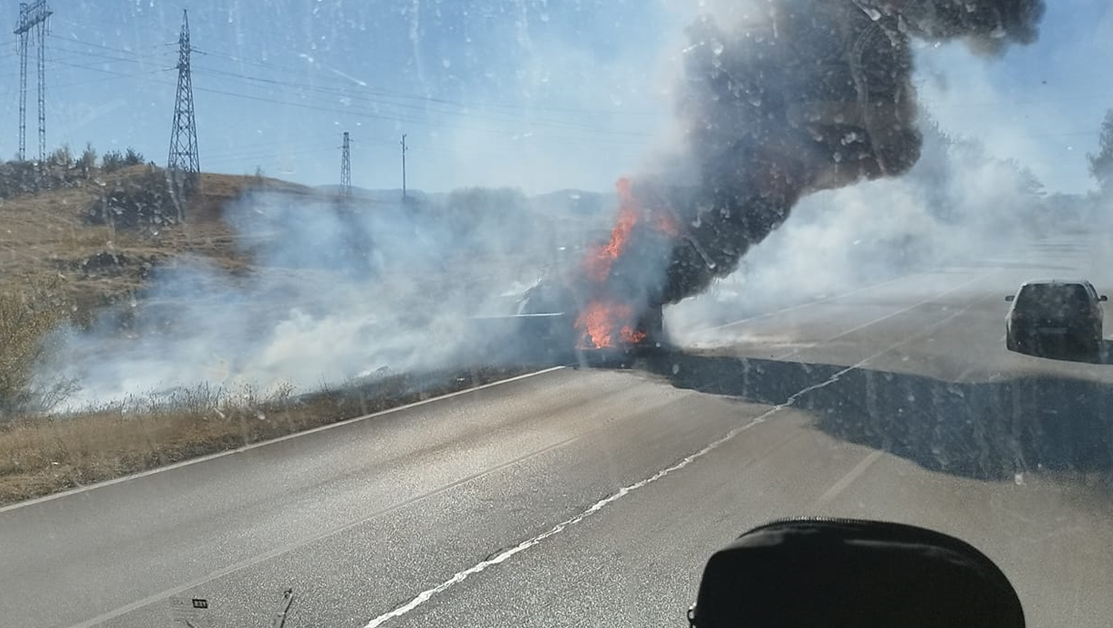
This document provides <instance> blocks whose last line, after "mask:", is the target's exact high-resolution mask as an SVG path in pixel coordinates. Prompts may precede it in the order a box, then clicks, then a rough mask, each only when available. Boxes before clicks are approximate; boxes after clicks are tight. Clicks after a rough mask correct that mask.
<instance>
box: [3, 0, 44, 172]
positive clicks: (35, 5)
mask: <svg viewBox="0 0 1113 628" xmlns="http://www.w3.org/2000/svg"><path fill="white" fill-rule="evenodd" d="M53 13H54V12H53V11H51V10H50V7H49V6H47V4H46V0H35V2H32V3H30V4H28V3H26V2H23V3H20V5H19V24H18V25H17V26H16V29H15V30H14V31H12V32H13V33H15V34H16V35H19V158H20V160H24V159H27V57H28V52H29V48H30V47H31V44H34V45H35V47H36V53H37V57H38V66H39V67H38V70H39V163H40V164H41V163H43V161H44V160H45V159H46V33H47V30H48V26H49V22H50V16H51V15H52V14H53Z"/></svg>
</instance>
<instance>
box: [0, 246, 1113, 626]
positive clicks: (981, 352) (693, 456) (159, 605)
mask: <svg viewBox="0 0 1113 628" xmlns="http://www.w3.org/2000/svg"><path fill="white" fill-rule="evenodd" d="M1098 247H1100V240H1098V239H1096V238H1095V239H1093V241H1092V242H1085V243H1081V244H1079V243H1077V242H1074V243H1071V242H1067V241H1066V240H1064V241H1062V242H1060V241H1044V242H1038V243H1032V245H1031V246H1030V247H1029V248H1028V249H1026V250H1022V251H1016V253H1015V255H1009V256H1007V257H1002V258H1000V259H983V260H977V261H976V262H972V263H970V264H969V265H968V266H963V267H952V268H939V269H933V270H932V271H930V272H923V273H918V274H915V275H911V276H908V277H904V278H901V279H899V280H896V281H891V282H886V283H884V284H880V285H875V286H871V287H867V288H864V289H860V290H856V291H853V292H850V293H848V294H842V295H834V296H831V297H829V298H826V299H824V300H821V301H817V302H812V303H807V304H800V305H798V306H795V307H793V308H789V309H786V310H782V311H779V312H775V313H769V314H768V315H765V316H757V317H753V318H751V319H748V320H744V321H741V322H739V323H737V324H733V325H729V326H726V327H723V328H719V329H714V330H706V331H704V332H703V333H700V334H696V333H688V334H686V335H684V337H683V339H684V342H685V346H686V348H685V349H684V350H683V351H678V352H674V353H670V354H667V355H664V356H661V357H659V358H657V359H653V360H649V361H645V362H644V363H641V364H638V365H637V367H636V368H634V369H632V370H625V371H608V370H597V369H580V370H574V369H568V368H566V369H556V370H552V371H549V372H545V373H541V374H537V375H533V376H529V377H525V378H520V379H517V380H514V381H510V382H506V383H501V384H497V385H493V386H489V387H484V388H482V389H479V390H474V391H470V392H465V393H462V394H457V395H454V396H451V397H449V398H446V399H441V400H434V401H432V402H428V403H424V404H421V405H418V406H415V407H410V408H406V409H402V410H399V411H396V412H390V413H386V414H383V415H381V416H377V417H374V418H370V419H365V420H359V421H354V422H350V423H347V424H343V425H339V426H333V427H331V428H328V429H324V430H319V431H316V432H314V433H311V434H307V435H302V436H298V437H294V438H289V439H285V440H282V441H279V442H275V443H272V444H267V445H263V446H257V447H252V448H249V449H246V450H243V451H240V452H238V453H234V454H230V455H224V456H219V457H215V458H212V459H209V460H205V461H201V462H197V463H194V464H187V465H181V466H178V467H175V468H171V469H168V470H164V471H160V472H155V473H150V474H145V475H142V476H139V477H135V478H131V479H127V480H125V481H119V482H114V483H109V484H106V485H100V486H97V487H92V488H89V489H87V490H82V491H78V492H74V493H70V494H66V495H62V496H59V497H56V498H53V499H46V500H39V501H35V502H31V503H28V504H24V505H20V506H15V507H9V508H5V509H0V583H3V584H2V587H0V624H3V625H5V626H19V627H31V626H44V627H45V626H60V627H66V626H94V625H104V626H128V627H152V626H172V625H184V624H175V623H174V619H173V618H174V614H173V613H174V612H175V611H174V610H173V608H172V607H173V604H174V602H175V600H177V599H180V598H183V597H185V598H194V597H196V598H205V599H206V600H207V601H208V603H209V608H208V609H206V610H198V611H191V612H190V615H189V616H190V617H191V618H193V620H199V621H198V622H196V623H195V625H210V626H237V627H238V626H259V627H263V626H270V625H271V623H270V622H271V619H272V616H273V614H274V613H275V612H276V611H277V610H278V608H279V602H280V599H281V597H282V592H283V591H284V590H285V589H288V588H290V589H292V590H293V592H294V600H293V603H292V605H291V606H290V610H289V614H288V619H287V623H286V626H288V627H291V628H294V627H308V626H338V627H348V626H350V627H353V628H359V627H362V626H377V625H384V626H498V625H531V626H532V625H543V626H580V625H608V626H682V625H685V624H686V622H685V619H684V613H685V610H686V609H687V607H688V605H689V604H690V603H691V602H692V601H693V600H694V598H695V592H696V590H697V585H698V579H699V576H700V572H701V569H702V566H703V563H704V561H705V560H706V558H707V557H708V556H709V555H710V553H711V552H713V551H714V550H715V549H717V548H718V547H720V546H722V545H724V544H725V543H727V542H729V541H730V540H731V539H732V538H734V537H735V536H737V534H739V533H741V532H743V531H744V530H746V529H748V528H750V527H753V526H755V525H758V524H760V523H763V522H765V521H768V520H770V519H773V518H777V517H782V516H792V515H817V514H825V515H839V516H854V517H873V518H883V519H889V520H894V521H903V522H910V523H915V524H919V525H926V526H928V527H932V528H935V529H938V530H942V531H944V532H949V533H952V534H956V535H958V536H960V537H962V538H964V539H966V540H967V541H969V542H971V543H973V544H974V545H975V546H977V547H979V548H980V549H982V550H983V551H984V552H986V553H987V554H988V555H989V556H990V557H991V558H993V559H994V560H996V561H997V562H998V563H999V564H1000V565H1001V567H1002V568H1003V570H1004V571H1005V573H1006V575H1008V577H1009V578H1010V579H1011V580H1012V582H1013V583H1014V585H1015V586H1016V588H1017V590H1018V592H1019V594H1020V597H1021V600H1022V601H1023V603H1024V606H1025V610H1026V614H1027V616H1028V619H1029V625H1032V626H1075V627H1077V626H1107V625H1108V624H1109V620H1108V618H1109V617H1113V596H1111V595H1110V594H1109V592H1110V583H1111V582H1113V483H1111V481H1110V477H1113V429H1111V427H1110V423H1111V422H1113V394H1111V391H1113V386H1111V384H1113V366H1107V365H1103V364H1081V363H1073V362H1063V361H1055V360H1045V359H1039V358H1033V357H1029V356H1022V355H1018V354H1014V353H1010V352H1008V351H1006V350H1005V349H1004V342H1003V329H1004V324H1003V317H1004V314H1005V311H1006V304H1005V302H1004V300H1003V297H1004V295H1005V294H1008V293H1011V292H1013V291H1014V290H1015V288H1016V286H1017V285H1018V284H1019V283H1020V282H1021V281H1023V280H1024V279H1028V278H1033V277H1045V276H1062V277H1069V276H1087V277H1090V278H1092V279H1093V280H1094V281H1095V283H1096V284H1097V285H1098V288H1099V289H1106V290H1110V291H1111V292H1113V276H1110V275H1109V273H1108V272H1107V271H1106V270H1105V269H1104V266H1106V265H1105V264H1104V263H1099V261H1100V260H1099V259H1098V256H1096V255H1095V254H1094V252H1095V251H1096V250H1100V249H1099V248H1098ZM1033 260H1036V261H1033ZM1107 325H1110V327H1109V328H1110V329H1113V322H1111V321H1110V320H1107Z"/></svg>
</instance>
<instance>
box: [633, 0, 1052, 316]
mask: <svg viewBox="0 0 1113 628" xmlns="http://www.w3.org/2000/svg"><path fill="white" fill-rule="evenodd" d="M1043 11H1044V6H1043V2H1042V0H964V1H962V2H958V1H955V0H930V1H920V2H914V1H907V2H903V3H899V2H883V1H881V0H838V1H835V0H783V1H776V2H774V1H770V2H768V3H766V4H764V14H763V15H762V16H761V19H760V20H758V21H756V22H751V23H748V24H744V25H734V26H731V27H729V28H728V27H724V26H722V25H720V24H718V23H716V22H715V21H714V20H712V19H711V18H702V19H700V20H699V21H697V22H696V23H695V24H693V25H692V26H691V27H689V30H688V34H689V37H690V39H691V46H690V47H689V48H688V50H687V51H686V58H685V64H684V81H683V84H682V87H681V92H680V98H679V103H678V110H679V115H680V117H681V119H682V123H683V125H684V131H685V135H686V138H687V141H688V147H687V148H688V150H689V152H690V154H691V155H692V158H693V159H694V160H695V166H696V171H697V178H698V185H697V187H696V188H695V190H694V191H693V192H692V193H691V195H690V196H689V197H688V198H687V199H685V200H683V201H680V202H673V203H672V206H673V210H674V211H676V212H677V213H678V214H679V218H680V219H681V222H682V224H684V226H685V228H684V231H685V234H684V237H682V238H681V239H680V240H679V241H678V242H679V243H678V244H677V245H676V246H675V247H673V249H672V252H671V257H670V258H669V259H668V261H667V272H666V278H665V281H664V285H663V286H662V287H661V289H660V293H659V294H657V295H655V298H651V300H656V301H658V302H660V303H675V302H678V301H680V300H681V299H684V298H685V297H688V296H692V295H695V294H698V293H700V292H702V291H703V290H704V289H705V288H706V287H707V286H708V285H709V284H710V283H711V281H712V280H714V279H716V278H719V277H725V276H727V275H729V274H731V273H732V272H734V271H735V270H736V269H737V268H738V264H739V260H740V259H741V258H742V256H743V255H744V254H745V253H746V252H747V251H748V250H749V249H750V248H751V247H752V246H753V245H755V244H756V243H758V242H760V241H762V240H763V239H764V238H765V237H766V236H768V235H769V233H770V232H771V231H773V230H774V229H775V228H776V227H777V226H779V225H780V224H781V223H782V222H784V220H785V219H786V218H787V217H788V214H789V212H790V211H791V209H792V208H793V206H794V205H795V204H796V203H797V202H798V201H799V200H800V199H801V198H802V197H803V196H805V195H807V194H810V193H812V192H816V191H820V190H825V189H834V188H839V187H842V186H846V185H848V184H851V183H853V182H855V181H859V180H870V179H878V178H881V177H892V176H897V175H901V174H903V173H905V172H907V171H908V170H909V169H910V168H911V167H912V166H913V165H914V164H915V163H916V161H917V160H918V159H919V156H920V150H921V143H922V139H921V135H920V132H919V130H918V127H917V104H916V92H915V89H914V87H913V84H912V81H911V75H912V66H913V62H912V50H911V42H912V39H913V38H919V39H922V40H927V41H947V40H956V39H957V40H962V41H964V42H965V43H966V44H967V45H968V46H969V47H970V48H971V49H972V50H973V51H975V52H976V53H979V54H1000V53H1001V52H1002V51H1004V50H1005V48H1006V47H1007V46H1008V45H1010V44H1012V43H1021V44H1023V43H1029V42H1032V41H1034V39H1035V37H1036V26H1037V24H1038V22H1039V20H1040V18H1041V16H1042V14H1043ZM878 211H884V208H878Z"/></svg>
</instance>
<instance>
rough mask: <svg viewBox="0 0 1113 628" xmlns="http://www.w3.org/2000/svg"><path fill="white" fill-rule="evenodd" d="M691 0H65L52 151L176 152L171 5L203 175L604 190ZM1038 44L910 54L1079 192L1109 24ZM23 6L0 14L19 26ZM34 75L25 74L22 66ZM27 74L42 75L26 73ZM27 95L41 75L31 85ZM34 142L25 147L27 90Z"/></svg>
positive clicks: (1065, 12) (651, 96) (654, 92)
mask: <svg viewBox="0 0 1113 628" xmlns="http://www.w3.org/2000/svg"><path fill="white" fill-rule="evenodd" d="M693 4H694V3H692V2H688V1H686V0H640V1H636V0H625V1H623V0H579V1H576V0H517V1H511V0H440V1H437V0H407V1H388V0H365V1H355V0H349V1H347V2H345V1H343V0H277V1H271V2H266V3H263V2H258V1H253V2H247V1H246V0H244V1H238V2H237V1H231V2H229V1H227V0H224V1H216V0H210V1H189V2H181V1H179V2H175V3H166V2H162V1H161V0H141V1H136V0H129V1H110V0H95V1H94V0H56V1H55V2H53V3H52V8H53V9H54V11H55V15H54V17H53V18H52V22H51V25H52V32H51V35H50V36H49V37H48V38H47V59H48V78H47V89H48V107H47V117H48V122H47V125H48V144H49V145H50V146H55V145H58V144H61V143H68V144H70V145H71V146H72V147H74V148H75V149H77V148H80V147H82V146H84V144H85V143H86V142H92V143H93V144H94V145H95V146H96V147H97V148H98V149H99V150H100V151H102V152H103V151H104V150H106V149H110V148H123V147H126V146H134V147H135V148H137V149H138V150H140V151H141V152H143V153H144V154H145V155H146V156H147V158H148V159H150V160H154V161H156V162H158V163H160V164H161V163H164V162H165V160H166V152H167V144H168V140H169V130H170V115H171V111H172V107H173V97H174V81H175V78H176V76H175V72H174V71H173V70H172V67H173V66H174V64H175V63H176V53H177V51H176V40H177V36H178V30H179V28H180V24H181V9H182V8H183V7H185V8H188V9H189V11H190V25H191V29H192V35H193V43H194V46H195V47H196V48H197V49H198V51H199V52H198V54H196V55H195V56H194V59H193V64H194V78H193V80H194V89H195V100H196V107H197V122H198V134H199V142H200V149H201V163H202V167H203V168H204V169H206V170H214V171H221V172H230V173H251V172H254V171H255V169H256V167H257V166H258V167H262V168H263V170H264V171H266V173H267V174H268V175H271V176H276V177H281V178H286V179H291V180H295V181H299V182H303V183H308V184H327V183H335V182H336V181H337V180H338V178H339V159H340V151H339V146H340V142H341V139H340V138H341V133H342V132H343V131H345V130H347V131H349V132H351V134H352V142H353V153H352V162H353V163H352V178H353V183H354V184H355V185H358V186H363V187H372V188H379V187H397V186H398V185H399V184H400V172H399V170H400V168H399V156H398V153H399V146H398V141H399V136H400V135H401V134H402V133H406V134H407V135H408V144H409V146H410V152H409V160H408V162H409V166H410V168H409V182H410V185H411V186H412V187H415V188H422V189H426V190H430V191H439V190H447V189H451V188H454V187H460V186H465V185H509V186H515V187H521V188H523V189H525V190H527V191H530V192H543V191H548V190H554V189H560V188H567V187H578V188H586V189H594V190H604V189H609V188H610V186H611V182H612V181H613V180H614V179H615V178H616V177H617V176H618V175H620V174H623V173H626V172H629V171H632V170H636V169H637V168H638V166H639V164H640V163H642V161H643V159H644V158H645V157H646V156H647V155H651V154H653V152H654V150H655V148H657V147H659V146H661V144H662V142H667V138H668V132H669V131H670V130H671V129H672V128H673V127H672V117H671V115H670V113H669V112H670V105H669V95H668V91H669V87H670V80H669V77H670V70H669V68H670V67H671V66H672V62H673V61H675V59H676V56H677V54H678V52H679V48H680V47H681V45H682V43H681V42H682V29H683V27H684V25H685V23H686V21H687V19H688V18H689V15H690V13H691V11H692V9H691V7H692V5H693ZM1050 4H1051V6H1049V8H1048V12H1047V15H1046V17H1045V20H1044V28H1043V34H1042V36H1041V39H1040V41H1039V42H1038V43H1037V44H1036V45H1034V46H1031V47H1028V48H1017V49H1013V50H1011V51H1010V52H1009V53H1007V54H1006V55H1005V57H1004V58H1002V59H979V58H975V57H972V56H971V55H969V54H968V53H966V52H965V51H964V50H963V49H961V47H960V46H957V45H956V46H950V45H949V46H942V47H939V48H932V47H924V48H923V49H921V50H920V51H919V55H918V56H919V61H920V72H919V73H918V77H917V78H918V81H919V82H920V84H921V87H922V92H923V96H924V103H925V106H926V108H928V109H930V110H931V111H932V112H933V115H935V116H936V117H937V118H938V119H939V120H940V122H941V123H942V124H943V126H944V127H945V128H946V129H947V130H949V131H951V132H954V133H957V134H961V135H967V136H971V137H976V138H979V139H982V140H983V141H984V142H986V144H987V147H988V148H989V150H990V152H991V153H994V154H996V155H998V156H1001V157H1014V158H1016V159H1017V160H1019V161H1021V162H1022V163H1025V164H1026V165H1029V166H1030V167H1032V168H1033V170H1034V171H1035V172H1036V173H1037V175H1038V176H1040V177H1041V179H1042V180H1043V181H1044V182H1045V184H1046V185H1047V186H1048V188H1049V189H1061V190H1067V191H1077V190H1083V189H1086V188H1088V187H1089V186H1090V181H1089V178H1088V175H1087V173H1086V169H1085V153H1086V152H1087V151H1089V150H1093V148H1094V145H1095V143H1096V131H1097V128H1098V126H1099V123H1100V120H1101V117H1102V114H1103V112H1104V110H1105V109H1106V108H1107V107H1110V106H1113V89H1110V81H1109V79H1108V78H1106V77H1107V76H1108V74H1109V71H1108V70H1107V69H1105V68H1106V67H1107V65H1108V61H1107V60H1108V59H1109V58H1110V52H1113V50H1111V48H1113V13H1111V12H1110V11H1109V10H1108V9H1107V6H1106V3H1104V2H1101V1H1098V0H1055V1H1054V2H1052V3H1050ZM17 6H18V5H17V3H15V2H12V3H5V4H4V8H3V9H0V24H5V23H6V25H7V26H6V29H5V31H4V32H8V33H10V31H11V27H14V22H15V19H16V16H17V12H18V9H17ZM0 43H2V44H3V48H2V49H0V77H2V79H3V80H4V83H5V85H6V86H7V89H5V90H4V91H3V92H2V93H0V154H2V155H4V156H5V157H7V156H11V155H12V154H14V153H15V151H16V146H17V143H16V132H17V128H18V127H17V111H18V108H17V91H16V89H17V86H18V56H16V55H15V54H14V52H15V45H14V36H11V35H8V36H5V37H0ZM33 67H34V66H33V64H32V68H33ZM33 78H34V75H33V74H32V79H33ZM32 87H33V82H32ZM29 106H30V107H31V109H30V114H31V115H29V120H30V121H31V125H32V129H31V131H32V133H31V134H30V140H31V141H29V148H31V150H32V151H33V150H35V146H36V145H35V139H34V138H35V136H34V133H33V125H34V108H33V107H34V106H35V101H34V92H33V91H32V92H31V99H30V102H29Z"/></svg>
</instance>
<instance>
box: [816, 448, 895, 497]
mask: <svg viewBox="0 0 1113 628" xmlns="http://www.w3.org/2000/svg"><path fill="white" fill-rule="evenodd" d="M881 456H882V452H881V451H879V450H876V449H875V450H874V451H871V452H870V453H869V454H868V455H866V457H865V458H863V459H862V460H861V461H859V462H858V464H856V465H854V468H853V469H851V470H850V473H847V474H846V475H844V476H842V478H841V479H840V480H839V481H838V482H835V483H834V484H833V485H832V486H831V488H829V489H827V492H826V493H824V494H823V495H821V496H820V498H819V499H818V500H817V501H816V507H818V508H825V507H827V506H828V505H830V504H831V502H833V501H835V498H836V497H838V496H839V495H840V494H841V493H842V492H843V491H845V490H846V489H848V488H850V485H851V484H853V483H854V481H855V480H857V479H858V478H860V477H862V474H863V473H865V472H866V471H867V470H868V469H869V468H870V467H872V466H873V463H875V462H877V461H878V460H879V459H880V458H881Z"/></svg>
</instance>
